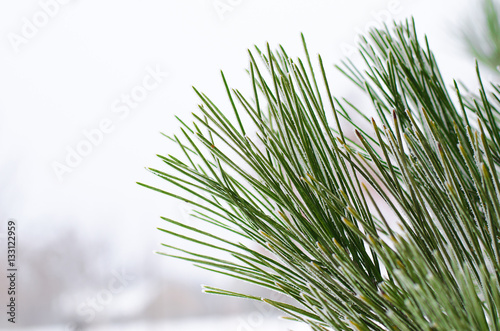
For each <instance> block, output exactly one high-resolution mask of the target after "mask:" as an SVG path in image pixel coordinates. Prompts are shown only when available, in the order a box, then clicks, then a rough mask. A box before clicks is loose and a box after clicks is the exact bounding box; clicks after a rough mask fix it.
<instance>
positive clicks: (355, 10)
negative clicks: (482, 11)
mask: <svg viewBox="0 0 500 331" xmlns="http://www.w3.org/2000/svg"><path fill="white" fill-rule="evenodd" d="M477 3H478V1H477V0H475V1H474V0H453V1H451V0H441V1H428V0H400V1H398V0H309V1H306V0H280V1H264V0H252V1H250V0H192V1H168V0H163V1H160V0H148V1H138V0H120V1H118V0H109V1H95V0H86V1H84V0H40V1H38V0H29V1H28V0H22V1H5V0H4V1H1V2H0V37H1V39H0V187H1V189H0V234H1V233H3V234H5V231H6V223H7V220H8V219H15V220H16V221H17V223H18V226H19V229H18V232H17V236H18V248H19V250H18V252H19V255H18V263H19V273H18V315H17V323H16V327H17V328H18V329H26V330H84V329H85V330H115V329H116V330H118V329H120V330H176V331H182V330H219V331H225V330H235V331H239V330H244V331H247V330H255V331H257V330H278V331H279V330H288V329H292V330H296V331H299V330H307V329H306V328H304V327H302V326H300V325H298V324H294V323H290V322H284V321H282V320H278V319H277V318H276V316H278V315H277V314H276V312H274V311H270V310H269V309H268V308H267V307H264V308H262V307H261V306H258V305H254V304H253V303H248V302H244V301H241V300H236V299H231V298H220V297H216V296H209V295H206V294H202V293H201V291H200V284H210V285H214V286H222V287H226V288H227V287H229V288H235V289H244V288H245V286H246V285H242V284H240V283H236V282H234V281H233V280H230V279H227V278H223V277H221V276H217V275H213V274H210V273H207V272H204V271H201V270H198V269H196V268H194V267H192V266H190V265H189V264H187V263H183V262H178V261H175V260H173V259H168V258H165V257H161V256H159V255H156V254H153V251H157V250H161V246H160V243H161V242H165V240H170V238H168V237H165V236H164V235H162V234H161V233H160V232H159V231H157V230H156V227H159V226H162V221H161V219H160V216H167V217H171V218H176V219H181V220H184V221H186V222H195V221H194V220H192V219H190V218H189V216H188V213H189V210H188V209H186V207H185V206H179V204H177V202H176V201H174V200H171V199H168V198H166V197H164V196H161V195H160V194H157V193H154V192H152V191H148V190H146V189H144V188H142V187H140V186H138V185H137V184H135V182H137V181H141V182H145V183H149V184H152V185H158V186H161V187H165V183H163V182H161V181H159V180H158V179H156V178H155V177H154V176H152V175H150V174H149V173H148V172H146V171H145V170H144V167H146V166H159V167H161V163H160V162H159V161H158V160H157V158H156V157H155V155H156V154H167V153H169V151H170V150H171V149H172V148H173V145H172V144H171V143H170V142H169V141H167V140H166V139H165V138H164V137H162V136H161V135H160V132H165V133H171V132H174V131H175V130H176V128H177V126H178V124H177V122H176V121H175V119H174V115H179V116H181V117H184V118H187V117H188V114H190V113H191V112H192V111H194V110H196V105H197V98H196V97H195V94H194V92H193V91H192V88H191V86H193V85H194V86H196V87H197V88H198V89H199V90H202V91H204V92H205V93H206V94H208V95H209V96H211V97H212V98H213V99H214V100H215V101H216V102H218V101H221V100H222V101H224V102H225V97H224V93H225V91H224V88H223V85H222V83H221V79H220V74H219V70H221V69H222V70H224V72H225V74H226V77H227V78H228V81H229V82H230V84H231V85H232V86H234V87H237V88H240V89H241V90H243V91H250V85H249V81H248V79H247V76H246V73H245V70H244V69H245V68H247V64H248V55H247V52H246V50H247V49H248V48H250V47H252V45H254V44H256V45H259V46H261V47H262V46H265V43H266V42H269V43H270V44H271V46H272V47H276V46H277V45H278V44H282V45H284V46H285V48H286V49H287V52H288V54H289V55H292V56H293V57H295V56H302V54H303V52H302V46H301V40H300V32H303V33H304V34H305V36H306V39H307V41H308V46H309V50H310V52H312V53H321V54H322V57H323V60H324V61H325V62H326V64H327V66H328V74H329V76H330V77H331V78H330V80H334V79H336V77H338V80H337V81H336V83H335V86H334V88H335V93H336V95H338V96H346V97H348V98H350V99H351V100H352V99H354V101H356V98H357V92H356V91H355V90H353V87H352V86H351V85H349V84H348V83H346V81H345V80H343V79H342V77H341V75H340V74H339V73H338V72H336V71H335V70H334V68H333V66H334V64H337V63H339V62H340V60H341V59H342V58H343V57H344V56H346V55H349V54H350V52H351V51H352V48H353V47H354V46H355V40H356V35H357V34H358V33H365V32H366V31H367V29H368V28H369V27H371V26H376V25H378V24H380V23H381V22H384V21H391V20H402V19H405V18H407V17H409V16H411V15H413V16H414V17H415V18H416V22H417V28H418V30H419V31H420V32H421V33H427V34H428V35H429V40H430V44H431V47H432V48H433V50H434V52H435V53H436V55H437V59H438V62H439V63H440V64H441V65H442V72H443V74H444V76H445V79H446V80H447V81H448V82H450V83H451V79H452V78H454V77H458V78H460V79H462V80H463V81H464V82H465V83H466V84H468V85H469V86H472V87H473V86H475V84H476V83H475V77H474V63H473V60H472V58H471V57H470V56H469V55H468V54H467V53H466V52H465V51H464V49H463V47H462V44H461V43H460V40H459V39H458V36H457V33H456V29H457V28H458V27H460V26H461V22H462V20H463V18H467V17H469V16H470V15H471V12H474V10H475V6H476V5H477ZM485 76H486V79H488V74H485ZM469 83H470V84H469ZM75 152H77V153H78V152H79V153H80V155H79V156H78V155H75ZM82 154H83V155H82ZM0 240H1V241H2V243H1V245H2V246H1V247H2V249H1V250H0V276H1V277H0V303H1V306H2V307H3V306H4V304H6V302H7V301H6V300H7V295H6V288H7V283H6V278H5V275H4V273H5V269H6V268H5V267H4V266H5V265H6V261H5V258H6V256H5V255H6V253H4V252H5V249H4V245H5V243H4V242H5V236H1V235H0ZM110 293H111V295H109V294H110ZM0 311H1V314H0V316H3V317H1V318H0V326H3V327H5V328H10V327H12V325H10V324H9V323H7V322H6V317H5V313H4V312H3V310H1V309H0Z"/></svg>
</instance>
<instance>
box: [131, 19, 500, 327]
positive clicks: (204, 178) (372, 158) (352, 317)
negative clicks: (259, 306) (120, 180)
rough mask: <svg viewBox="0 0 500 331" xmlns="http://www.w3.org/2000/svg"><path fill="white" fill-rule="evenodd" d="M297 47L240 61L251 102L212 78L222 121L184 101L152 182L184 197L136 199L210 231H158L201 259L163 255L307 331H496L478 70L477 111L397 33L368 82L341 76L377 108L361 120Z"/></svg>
mask: <svg viewBox="0 0 500 331" xmlns="http://www.w3.org/2000/svg"><path fill="white" fill-rule="evenodd" d="M304 48H305V58H304V60H301V59H297V60H292V59H291V58H290V57H289V56H288V55H287V53H286V52H285V50H284V49H283V47H279V49H278V50H277V51H271V49H270V47H269V45H268V46H267V49H266V50H265V51H261V50H259V49H258V48H256V50H255V51H254V52H249V56H250V69H249V76H250V78H251V83H252V87H253V91H252V93H251V95H250V96H249V97H247V96H244V94H243V93H242V92H240V91H239V90H236V89H231V88H229V84H228V83H227V81H226V79H225V77H224V75H222V78H223V83H224V85H225V88H226V90H227V94H228V97H229V100H230V104H231V107H232V111H231V112H232V113H234V114H232V115H231V114H229V112H227V111H222V110H221V109H219V108H218V107H217V106H216V105H215V104H214V103H213V102H212V101H211V100H210V99H209V98H208V97H207V96H206V95H205V94H203V93H201V92H199V91H198V90H196V89H195V92H196V93H197V94H198V96H199V97H200V99H201V102H202V104H201V105H200V107H199V112H198V113H195V114H193V116H194V122H193V123H192V124H190V125H187V124H185V123H183V122H181V123H182V128H181V131H182V135H181V136H174V137H172V138H171V139H172V140H174V141H175V142H177V144H178V146H179V147H180V151H181V153H180V154H181V155H183V157H182V160H181V157H176V156H173V155H168V156H159V157H160V158H161V159H162V160H163V162H164V163H165V164H166V165H167V166H168V169H169V170H168V171H162V170H158V169H149V170H150V171H151V172H152V173H153V174H155V175H157V176H159V177H161V178H163V179H165V180H166V181H167V182H169V183H171V184H173V186H171V187H172V188H173V187H174V186H176V187H179V188H181V189H182V190H183V191H184V192H185V193H183V194H182V195H177V194H175V193H173V191H174V190H173V189H170V190H167V191H164V190H161V189H158V188H154V187H151V186H149V185H146V184H140V185H143V186H145V187H148V188H151V189H153V190H155V191H158V192H161V193H164V194H166V195H168V196H171V197H174V198H177V199H179V200H181V201H185V202H188V203H191V204H192V205H194V206H195V208H196V212H195V216H196V217H197V218H198V219H199V220H201V221H204V222H206V223H207V224H209V225H210V226H213V227H216V228H218V229H219V230H218V231H212V230H210V229H206V228H204V227H194V226H191V225H188V224H185V223H182V222H179V221H175V220H172V219H169V218H163V219H164V220H165V221H166V222H168V223H169V224H170V226H166V227H165V228H164V229H160V230H161V231H163V232H165V233H167V234H169V235H171V236H176V237H180V238H182V239H184V240H186V241H191V242H193V243H196V244H199V245H200V249H199V250H197V251H187V250H185V249H182V248H179V247H172V246H169V245H164V246H165V247H167V248H168V249H169V252H168V253H160V254H164V255H168V256H174V257H177V258H181V259H184V260H187V261H190V262H192V263H194V264H196V265H197V266H200V267H202V268H205V269H208V270H212V271H215V272H219V273H222V274H225V275H229V276H231V277H234V278H237V279H241V280H244V281H248V282H250V283H253V284H256V285H259V286H262V287H265V288H268V289H271V290H273V291H276V292H278V293H281V294H283V295H286V296H287V297H289V298H291V299H292V303H290V302H289V301H287V302H278V301H276V300H271V299H266V298H261V297H259V296H252V295H249V294H241V293H236V292H232V291H228V290H223V289H218V288H213V287H205V292H207V293H216V294H222V295H231V296H238V297H243V298H249V299H254V300H261V301H264V302H266V303H268V304H270V305H272V306H274V307H277V308H278V309H280V310H282V311H283V312H285V313H286V315H287V316H288V318H292V319H295V320H298V321H302V322H305V323H307V324H309V325H310V326H311V328H312V329H313V330H351V329H357V330H414V331H417V330H446V331H448V330H500V314H499V312H500V311H499V308H500V291H499V288H500V284H499V280H500V279H499V276H500V274H499V272H500V268H499V267H500V264H499V261H500V260H499V255H500V247H499V246H500V244H499V240H500V233H499V232H500V229H499V220H500V201H499V199H500V191H499V190H500V182H499V180H498V177H499V174H498V171H499V162H500V150H499V146H500V133H499V130H498V123H499V116H500V109H499V104H500V86H498V85H492V86H491V88H489V90H491V91H489V90H487V89H486V88H485V87H483V83H482V82H481V78H480V75H479V70H478V79H479V82H480V83H481V85H480V86H481V89H480V90H479V93H478V95H477V96H474V95H471V94H470V93H462V92H461V91H460V89H459V87H458V84H457V83H456V82H455V83H454V89H453V88H452V89H449V88H447V86H446V85H445V83H444V80H443V78H442V76H441V74H440V72H439V68H438V65H437V63H436V60H435V58H434V56H433V54H432V52H431V50H430V49H429V45H428V42H427V39H424V42H423V43H422V42H421V41H420V40H419V38H418V37H417V34H416V29H415V25H414V22H413V21H407V22H405V23H403V24H395V25H394V27H392V28H390V29H389V28H387V27H386V28H385V29H380V30H373V31H372V32H371V33H370V36H369V37H368V38H366V39H365V40H364V41H363V42H362V44H361V45H360V54H361V55H362V57H363V59H364V61H365V65H364V67H363V68H360V66H355V65H353V64H352V62H350V61H349V60H347V61H346V62H345V63H344V64H343V65H341V66H339V69H340V70H341V71H342V72H343V73H345V74H346V75H347V76H348V77H349V78H350V79H351V80H352V81H353V82H354V83H355V85H357V86H358V87H359V88H361V89H362V90H363V91H364V92H366V93H367V95H368V96H369V97H370V98H371V100H372V101H373V106H374V108H375V110H376V113H377V118H372V119H369V118H368V117H366V115H364V114H363V111H362V110H360V109H357V108H356V107H355V106H354V105H353V104H351V103H349V102H347V101H345V100H339V99H337V98H335V97H334V96H333V94H332V92H331V90H330V87H329V81H328V78H327V75H326V73H325V69H324V64H323V61H322V59H321V57H320V56H319V57H318V66H319V71H318V70H316V71H315V70H314V66H313V61H312V60H311V58H310V55H309V53H308V51H307V47H305V42H304ZM352 110H354V111H357V112H358V113H359V114H361V115H362V116H363V117H365V118H366V120H367V121H368V123H370V124H371V126H372V128H373V130H372V132H364V131H362V130H361V129H359V128H358V129H356V130H355V133H356V135H357V139H353V140H351V139H349V138H348V136H349V135H347V134H346V132H345V131H344V129H343V127H342V124H341V123H346V121H347V122H350V123H351V124H352V125H353V126H354V127H358V126H359V123H354V121H353V120H352V119H351V117H350V116H349V111H352ZM342 118H343V119H344V120H342ZM383 205H385V206H386V208H385V210H387V207H388V208H389V209H390V210H391V212H390V213H387V212H385V213H384V212H382V210H384V208H382V207H383ZM173 227H175V228H176V229H174V228H173ZM235 238H236V239H235ZM238 238H239V239H238ZM209 250H218V251H220V252H221V253H222V254H220V253H217V254H214V253H213V252H212V253H210V252H209ZM176 251H177V253H175V252H176ZM224 254H225V255H226V257H224Z"/></svg>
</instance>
